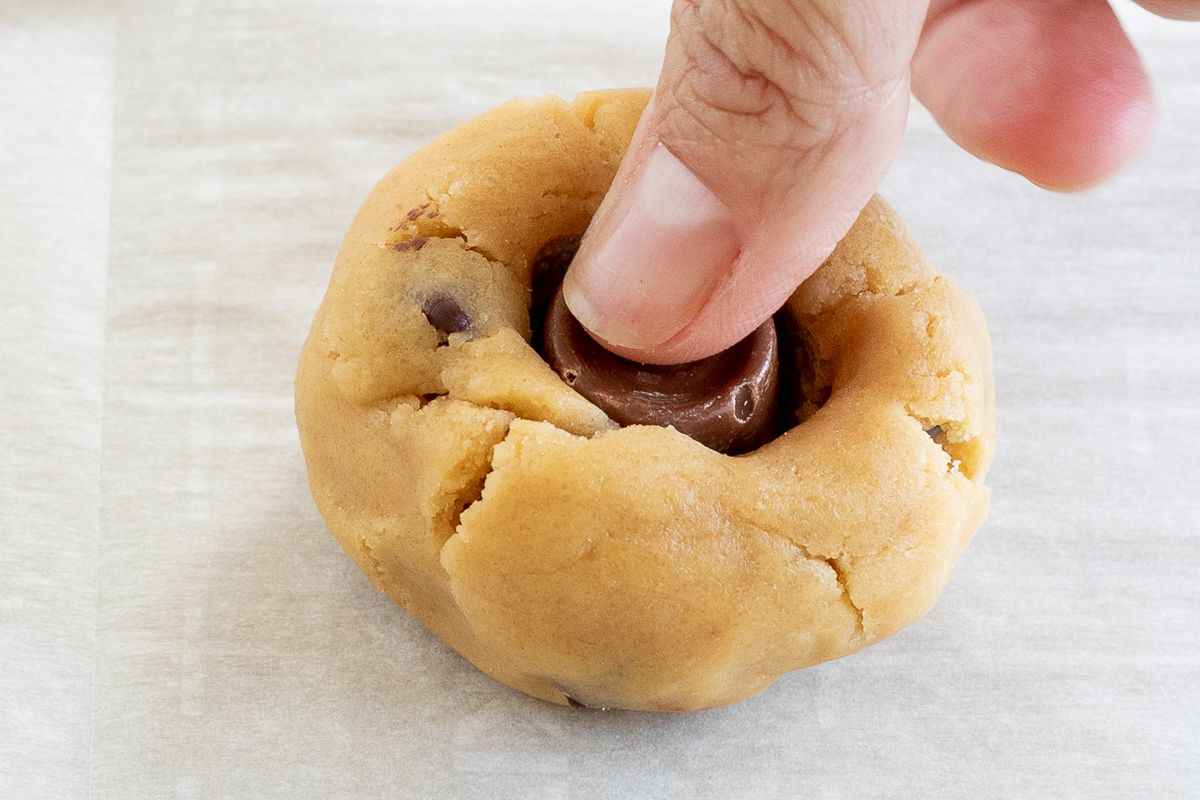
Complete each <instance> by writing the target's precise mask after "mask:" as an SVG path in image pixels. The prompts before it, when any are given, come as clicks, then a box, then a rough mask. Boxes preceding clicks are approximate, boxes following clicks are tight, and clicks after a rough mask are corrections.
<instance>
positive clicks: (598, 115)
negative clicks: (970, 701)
mask: <svg viewBox="0 0 1200 800" xmlns="http://www.w3.org/2000/svg"><path fill="white" fill-rule="evenodd" d="M647 99H648V93H647V92H644V91H610V92H597V93H589V94H584V95H580V96H579V97H576V98H575V99H574V100H572V101H570V102H566V101H562V100H559V99H557V98H545V99H540V100H535V101H530V102H513V103H508V104H506V105H503V106H501V107H499V108H497V109H495V110H493V111H491V112H489V113H487V114H484V115H483V116H481V117H478V118H476V119H474V120H472V121H470V122H468V123H466V124H464V125H462V126H461V127H459V128H457V129H455V130H453V131H451V132H449V133H447V134H445V135H444V136H442V137H440V138H439V139H437V140H435V141H434V142H432V143H431V144H429V145H428V146H426V147H425V148H423V149H422V150H420V151H419V152H417V153H416V154H415V155H413V156H412V157H411V158H409V159H408V160H407V161H405V162H404V163H403V164H401V165H399V166H398V167H396V168H395V169H393V170H392V171H391V172H390V173H389V174H388V175H386V176H385V177H384V178H383V179H382V180H381V181H380V182H379V184H378V185H377V186H376V187H375V189H374V190H373V191H372V193H371V195H370V196H369V197H368V198H367V201H366V202H365V204H364V205H363V207H362V209H361V210H360V211H359V213H358V215H357V217H356V218H355V220H354V222H353V224H352V225H351V227H350V230H349V232H348V233H347V235H346V238H345V242H344V244H343V247H342V250H341V252H340V253H339V255H338V258H337V263H336V265H335V267H334V272H333V276H332V279H331V281H330V285H329V289H328V292H327V294H326V296H325V299H324V301H323V302H322V304H321V306H320V308H319V309H318V311H317V314H316V318H315V319H314V321H313V325H312V329H311V331H310V333H309V336H308V339H307V341H306V343H305V345H304V350H303V353H302V355H301V359H300V366H299V372H298V374H297V378H296V415H297V421H298V424H299V430H300V438H301V443H302V445H303V448H304V453H305V457H306V459H307V463H308V471H309V479H310V482H311V485H312V491H313V496H314V498H315V500H316V503H317V506H318V507H319V508H320V510H321V513H322V514H323V516H324V517H325V520H326V521H327V523H328V525H329V528H330V530H331V531H332V533H333V535H334V536H335V537H336V538H337V540H338V541H339V542H340V543H341V544H342V546H343V547H344V548H345V549H346V551H347V552H348V553H349V554H350V556H351V557H352V558H353V559H354V560H355V562H356V563H357V564H358V566H359V567H360V568H361V569H362V571H363V572H364V573H365V574H366V575H367V576H368V577H369V578H370V580H371V581H372V583H373V584H374V585H375V586H376V587H378V588H379V589H380V590H381V591H383V592H384V593H386V594H387V595H388V596H389V597H391V598H392V599H393V600H395V601H396V602H397V603H399V604H400V605H402V606H403V607H404V608H405V609H407V610H408V611H409V613H411V614H413V615H414V616H415V617H417V618H418V619H420V620H421V621H422V622H423V623H424V624H425V625H427V626H428V627H429V628H430V629H431V630H432V631H433V632H434V633H436V634H437V635H438V636H439V637H441V638H442V639H443V640H444V641H446V642H447V643H449V644H450V645H451V646H452V647H454V648H455V649H456V650H458V651H459V652H460V653H462V654H463V655H464V656H465V657H466V658H468V659H469V660H470V661H471V662H472V663H474V664H475V665H476V666H478V667H479V668H480V669H482V670H483V671H484V672H486V673H488V674H489V675H491V676H493V677H494V678H496V679H497V680H499V681H502V682H504V683H506V684H508V685H510V686H512V687H515V688H517V689H519V690H521V691H523V692H526V693H528V694H530V695H533V696H535V697H540V698H543V699H545V700H549V701H551V702H555V703H564V704H571V705H586V706H592V707H623V708H634V709H652V710H660V711H685V710H691V709H699V708H707V707H712V706H719V705H723V704H726V703H731V702H733V701H736V700H738V699H741V698H744V697H747V696H748V695H752V694H754V693H756V692H758V691H760V690H762V689H763V688H765V687H766V686H768V685H769V684H770V683H771V682H772V681H774V680H775V679H776V678H777V677H778V676H780V675H781V674H783V673H785V672H788V671H789V670H794V669H797V668H800V667H804V666H808V665H811V664H815V663H818V662H821V661H825V660H828V659H832V658H837V657H839V656H843V655H847V654H849V653H852V652H854V651H856V650H858V649H860V648H862V647H865V646H866V645H869V644H872V643H874V642H878V641H879V640H881V639H883V638H884V637H886V636H889V635H891V634H892V633H895V632H896V631H898V630H899V629H900V628H902V627H904V626H905V625H907V624H909V623H910V622H912V621H914V620H915V619H917V618H918V617H920V616H921V615H922V614H924V613H925V612H926V611H927V610H928V609H929V608H930V607H931V606H932V604H933V602H934V600H935V599H936V597H937V595H938V593H939V592H940V590H941V588H942V587H943V585H944V584H945V582H946V580H947V578H948V576H949V573H950V570H951V567H952V565H953V564H954V561H955V559H956V557H957V556H958V554H959V552H960V551H961V550H962V548H963V546H964V545H965V544H966V543H967V541H968V540H969V539H970V537H971V535H972V534H973V533H974V531H975V529H976V528H977V527H978V526H979V524H980V523H981V521H982V520H983V517H984V515H985V512H986V508H987V502H988V490H987V488H986V487H985V486H984V484H983V481H984V477H985V474H986V471H987V467H988V464H989V463H990V461H991V456H992V448H993V441H994V423H993V399H992V373H991V363H990V350H989V345H988V337H987V330H986V327H985V324H984V320H983V317H982V314H981V313H980V311H979V308H978V306H977V305H976V303H975V302H974V301H973V300H972V299H971V298H970V297H968V296H967V295H965V294H964V293H963V292H961V291H960V290H959V289H957V288H956V287H955V286H954V285H953V283H952V282H951V281H949V280H948V279H947V278H945V277H942V276H938V275H935V274H933V273H932V272H931V271H930V269H929V267H928V266H927V264H926V262H925V260H924V258H923V257H922V255H921V253H920V251H919V250H918V249H917V247H916V245H915V244H914V242H913V240H912V239H911V238H910V236H909V234H908V233H907V232H906V231H905V229H904V227H903V225H902V224H901V222H900V220H899V219H898V218H897V216H896V215H895V213H894V212H893V211H892V210H891V209H889V208H888V207H887V206H886V205H885V204H884V203H883V202H882V201H881V200H879V199H874V200H872V201H871V203H870V204H869V205H868V206H867V207H866V208H865V209H864V210H863V212H862V213H861V215H860V217H859V219H858V221H857V222H856V223H855V225H854V227H853V229H852V230H851V231H850V232H849V234H848V235H847V236H846V237H845V239H844V240H843V241H842V242H841V243H840V244H839V245H838V247H837V249H836V250H835V251H834V253H833V254H832V255H831V256H830V257H829V259H828V260H827V261H826V262H825V263H824V264H823V265H822V266H821V268H820V269H819V270H818V271H817V272H816V273H815V274H814V275H813V276H812V277H811V278H809V279H808V280H807V281H806V282H805V283H804V284H803V285H802V286H801V287H800V289H799V290H798V291H797V292H796V293H795V294H794V295H793V296H792V298H791V299H790V300H789V301H788V303H787V306H786V307H785V308H784V309H783V310H782V311H781V312H780V314H779V315H777V316H776V323H777V326H778V328H779V329H780V341H779V349H780V378H779V379H780V381H781V384H782V386H783V392H782V394H781V399H780V402H781V403H784V404H786V408H785V411H786V412H789V413H790V417H789V419H790V420H791V422H790V425H789V426H785V427H786V428H787V429H786V430H785V431H784V432H783V433H781V434H780V435H778V436H776V437H775V438H774V439H772V440H771V441H769V442H767V443H766V444H764V445H762V446H761V447H758V448H757V449H754V450H752V451H751V452H748V453H746V454H744V455H737V456H733V455H726V454H723V453H719V452H717V451H715V450H712V449H709V448H708V447H706V446H704V445H703V444H701V443H699V442H697V441H695V440H693V439H691V438H689V437H688V436H686V435H684V434H683V433H681V432H679V431H677V430H675V429H673V428H668V427H656V426H645V425H641V426H639V425H633V426H628V427H620V426H618V425H617V424H616V423H615V422H613V421H612V420H611V419H609V417H608V416H607V415H606V414H605V413H604V412H603V411H602V410H601V409H600V408H598V407H596V406H595V405H593V404H592V403H591V402H589V401H588V400H586V399H585V398H584V397H582V396H581V395H580V394H578V393H576V392H575V391H574V390H573V389H572V388H571V387H570V386H568V385H567V383H566V382H565V381H564V380H562V379H561V378H560V377H559V376H558V374H556V373H555V372H554V371H553V370H552V369H551V368H550V367H549V366H548V365H547V363H546V361H545V359H544V358H543V356H542V355H541V354H540V353H539V351H538V349H537V348H535V346H534V345H531V344H530V342H531V340H532V341H534V342H540V341H541V338H540V331H539V332H538V338H536V339H531V337H532V336H533V334H534V333H535V331H534V330H533V329H534V328H535V327H540V326H541V324H542V323H541V320H540V319H539V314H537V313H535V314H534V315H533V318H532V319H531V314H530V309H531V307H533V308H534V309H535V311H538V310H540V309H541V308H544V307H545V305H546V304H547V302H548V300H549V296H551V295H548V294H547V290H546V289H545V287H544V285H542V284H544V283H545V280H544V277H545V275H547V274H554V273H555V271H558V272H561V269H562V268H563V267H564V266H565V264H566V262H567V261H569V258H570V252H571V251H572V249H573V246H574V244H575V243H577V241H578V237H579V236H580V235H581V234H582V233H583V231H584V229H585V228H586V227H587V224H588V221H589V220H590V218H591V216H592V214H593V213H594V212H595V210H596V207H597V205H598V204H599V202H600V199H601V198H602V196H603V195H604V192H605V190H606V189H607V188H608V185H609V182H610V181H611V180H612V177H613V174H614V172H615V170H616V166H617V163H618V161H619V159H620V157H621V154H622V153H623V151H624V149H625V147H626V146H627V144H628V142H629V139H630V137H631V135H632V132H633V128H634V125H635V123H636V121H637V118H638V115H639V114H640V112H641V110H642V108H643V106H644V105H645V103H646V100H647ZM535 277H536V278H538V279H539V281H540V283H539V286H538V287H537V292H536V296H535V293H534V291H533V289H534V288H535V287H534V283H535V281H534V279H535ZM552 291H553V290H552V289H551V290H550V292H551V294H552Z"/></svg>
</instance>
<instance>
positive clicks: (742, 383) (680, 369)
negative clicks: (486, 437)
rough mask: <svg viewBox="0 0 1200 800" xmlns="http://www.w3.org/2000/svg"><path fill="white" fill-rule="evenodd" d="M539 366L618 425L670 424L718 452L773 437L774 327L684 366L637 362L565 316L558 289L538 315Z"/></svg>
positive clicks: (776, 354) (775, 384) (566, 311)
mask: <svg viewBox="0 0 1200 800" xmlns="http://www.w3.org/2000/svg"><path fill="white" fill-rule="evenodd" d="M543 352H544V354H545V356H546V361H548V362H549V364H550V366H551V367H552V368H553V369H554V371H555V372H557V373H558V374H559V376H560V377H562V379H563V380H564V381H566V382H567V384H568V385H570V386H571V387H572V388H574V389H575V391H577V392H579V393H580V394H581V395H583V396H584V397H586V398H587V399H588V400H591V401H592V402H593V403H595V404H596V405H597V406H599V407H600V408H601V409H602V410H603V411H604V412H605V413H606V414H608V416H609V417H610V418H611V419H612V420H613V421H614V422H616V423H618V424H620V425H662V426H666V425H670V426H671V427H673V428H675V429H676V430H678V431H679V432H680V433H684V434H687V435H688V436H690V437H692V438H693V439H695V440H696V441H698V442H700V443H701V444H704V445H707V446H708V447H711V448H712V449H714V450H719V451H721V452H722V453H744V452H746V451H747V450H753V449H754V448H756V447H758V446H759V445H761V444H763V443H764V442H766V441H768V440H769V439H770V438H771V437H772V436H773V435H774V434H775V427H776V420H777V417H778V415H777V413H776V405H777V404H776V396H777V395H778V393H779V343H778V338H777V336H776V334H775V322H774V321H773V320H767V321H766V322H765V323H763V325H762V326H761V327H759V328H758V329H757V330H755V331H754V332H753V333H751V334H750V335H749V336H747V337H746V338H745V339H743V340H742V341H740V342H738V343H737V344H735V345H734V346H733V347H730V348H729V349H728V350H725V351H723V352H720V353H717V354H716V355H715V356H711V357H709V358H705V359H701V360H700V361H692V362H690V363H687V364H672V365H656V364H639V363H637V362H636V361H630V360H628V359H625V358H622V357H620V356H618V355H616V354H615V353H611V352H609V351H608V350H606V349H605V348H604V347H603V346H602V345H601V344H600V343H598V342H597V341H596V340H595V339H593V338H592V337H591V335H590V334H588V332H587V331H586V330H585V329H584V327H583V326H582V325H580V324H579V322H578V321H577V320H576V319H575V317H574V316H572V314H571V311H570V309H568V308H567V303H566V301H565V300H564V299H563V293H562V288H561V287H560V288H559V290H558V293H557V294H556V295H555V296H554V301H553V302H552V303H551V304H550V308H549V309H548V310H547V312H546V320H545V333H544V338H543Z"/></svg>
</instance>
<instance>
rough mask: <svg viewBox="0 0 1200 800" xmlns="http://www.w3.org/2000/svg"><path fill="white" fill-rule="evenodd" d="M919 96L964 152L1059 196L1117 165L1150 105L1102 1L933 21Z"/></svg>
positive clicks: (1003, 1)
mask: <svg viewBox="0 0 1200 800" xmlns="http://www.w3.org/2000/svg"><path fill="white" fill-rule="evenodd" d="M913 83H914V88H915V90H916V93H917V96H918V98H919V99H920V100H921V101H922V103H924V104H925V105H926V106H927V107H928V108H929V109H930V111H931V112H932V113H933V114H934V116H935V117H937V119H938V121H939V123H940V124H941V125H942V127H943V128H944V129H945V130H946V132H947V133H948V134H949V135H950V136H951V138H953V139H954V140H955V141H956V142H958V143H959V144H960V145H962V146H963V147H964V148H965V149H966V150H968V151H970V152H971V153H974V154H975V155H977V156H979V157H980V158H983V159H985V160H987V161H991V162H993V163H995V164H997V165H999V166H1001V167H1004V168H1006V169H1010V170H1012V171H1014V172H1017V173H1020V174H1022V175H1024V176H1026V177H1027V178H1029V180H1031V181H1032V182H1034V183H1035V184H1037V185H1039V186H1042V187H1045V188H1049V189H1054V190H1057V191H1075V190H1080V189H1086V188H1088V187H1090V186H1094V185H1095V184H1097V183H1099V182H1101V181H1103V180H1104V179H1105V178H1107V177H1109V176H1110V175H1112V174H1113V173H1114V172H1116V171H1117V170H1118V169H1120V168H1121V167H1122V166H1124V165H1125V164H1126V163H1127V162H1128V161H1129V160H1130V159H1131V158H1132V157H1133V156H1134V155H1135V154H1136V153H1137V152H1138V151H1139V150H1140V148H1141V147H1142V146H1143V144H1144V143H1145V141H1146V139H1147V138H1148V136H1149V134H1150V129H1151V126H1152V122H1153V116H1154V104H1153V98H1152V95H1151V89H1150V82H1149V80H1148V78H1147V77H1146V74H1145V72H1144V70H1143V69H1142V66H1141V63H1140V61H1139V59H1138V56H1137V53H1136V52H1135V51H1134V49H1133V46H1132V44H1131V43H1130V42H1129V40H1128V38H1127V37H1126V36H1125V34H1124V32H1123V31H1122V30H1121V27H1120V24H1119V22H1118V21H1117V19H1116V17H1115V15H1113V13H1112V10H1111V9H1110V8H1109V7H1108V5H1107V4H1106V3H1104V2H1101V0H1073V2H1067V3H1054V4H1044V3H1041V2H1038V0H1025V2H1008V0H983V2H976V3H970V4H964V5H951V6H949V7H948V10H945V11H942V12H940V13H935V14H934V15H932V16H931V20H930V24H929V27H928V29H927V31H926V34H925V36H924V37H923V38H922V41H921V45H920V48H919V49H918V53H917V58H916V59H915V61H914V74H913Z"/></svg>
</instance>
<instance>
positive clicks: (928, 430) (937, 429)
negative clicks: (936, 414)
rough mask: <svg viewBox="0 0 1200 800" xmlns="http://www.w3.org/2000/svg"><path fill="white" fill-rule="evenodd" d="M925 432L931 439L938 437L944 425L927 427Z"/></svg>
mask: <svg viewBox="0 0 1200 800" xmlns="http://www.w3.org/2000/svg"><path fill="white" fill-rule="evenodd" d="M925 432H926V433H928V434H929V438H930V439H936V438H937V437H939V436H941V435H942V426H941V425H934V426H933V427H932V428H926V429H925Z"/></svg>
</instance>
